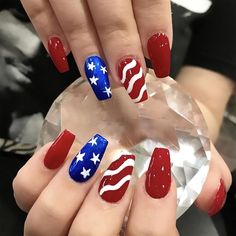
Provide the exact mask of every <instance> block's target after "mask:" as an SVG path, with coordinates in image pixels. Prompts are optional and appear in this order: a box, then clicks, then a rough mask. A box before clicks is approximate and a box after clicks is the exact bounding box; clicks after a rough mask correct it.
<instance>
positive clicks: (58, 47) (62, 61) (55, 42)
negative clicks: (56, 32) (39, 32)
mask: <svg viewBox="0 0 236 236" xmlns="http://www.w3.org/2000/svg"><path fill="white" fill-rule="evenodd" d="M48 51H49V55H50V57H51V59H52V61H53V63H54V65H55V66H56V68H57V70H58V71H59V72H60V73H64V72H67V71H68V70H69V65H68V61H67V57H66V52H65V49H64V46H63V44H62V42H61V40H60V39H59V38H58V37H51V38H50V39H49V40H48Z"/></svg>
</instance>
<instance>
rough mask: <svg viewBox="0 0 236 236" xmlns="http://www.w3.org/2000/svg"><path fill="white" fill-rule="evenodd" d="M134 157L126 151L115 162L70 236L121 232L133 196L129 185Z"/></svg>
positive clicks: (74, 222) (76, 222) (76, 221)
mask: <svg viewBox="0 0 236 236" xmlns="http://www.w3.org/2000/svg"><path fill="white" fill-rule="evenodd" d="M134 159H135V157H134V156H133V155H122V156H121V157H120V158H119V159H117V160H115V161H114V162H112V163H111V165H110V166H109V167H108V169H107V171H106V172H105V173H104V175H103V178H102V179H101V181H100V180H98V181H97V183H96V184H95V185H94V186H93V188H92V189H91V191H90V192H89V194H88V196H87V197H86V199H85V201H84V203H83V206H82V207H81V209H80V211H79V212H78V214H77V216H76V218H75V219H74V221H73V224H72V226H71V228H70V232H69V235H70V236H74V235H119V232H120V229H121V226H122V223H123V219H124V217H125V213H126V211H127V209H128V207H129V204H130V201H131V196H132V191H131V188H128V186H129V182H130V179H131V175H132V171H133V166H134ZM99 182H100V184H99ZM94 226H96V227H94Z"/></svg>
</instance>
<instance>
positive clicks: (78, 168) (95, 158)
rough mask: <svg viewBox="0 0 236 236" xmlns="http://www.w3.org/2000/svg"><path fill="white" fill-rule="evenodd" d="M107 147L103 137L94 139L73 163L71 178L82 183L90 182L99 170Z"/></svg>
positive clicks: (96, 136) (99, 136)
mask: <svg viewBox="0 0 236 236" xmlns="http://www.w3.org/2000/svg"><path fill="white" fill-rule="evenodd" d="M107 145H108V141H107V140H106V139H105V138H104V137H102V136H101V135H99V134H96V135H95V136H94V137H92V138H91V139H90V140H89V141H88V142H87V143H86V144H85V146H84V147H83V148H82V149H81V150H80V152H79V153H78V154H77V155H76V156H75V158H74V159H73V161H72V162H71V165H70V168H69V174H70V177H71V178H72V179H73V180H75V181H77V182H81V183H82V182H86V181H88V180H89V179H90V178H91V177H92V176H93V175H94V174H95V172H96V170H97V169H98V167H99V165H100V162H101V160H102V158H103V155H104V153H105V150H106V147H107Z"/></svg>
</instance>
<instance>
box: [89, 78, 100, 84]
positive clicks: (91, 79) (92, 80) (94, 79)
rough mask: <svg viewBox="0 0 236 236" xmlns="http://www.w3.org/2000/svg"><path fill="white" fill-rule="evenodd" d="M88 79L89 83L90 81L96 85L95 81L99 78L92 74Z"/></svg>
mask: <svg viewBox="0 0 236 236" xmlns="http://www.w3.org/2000/svg"><path fill="white" fill-rule="evenodd" d="M89 80H90V83H91V84H95V85H97V81H98V80H99V79H98V78H96V77H95V76H93V77H92V78H89Z"/></svg>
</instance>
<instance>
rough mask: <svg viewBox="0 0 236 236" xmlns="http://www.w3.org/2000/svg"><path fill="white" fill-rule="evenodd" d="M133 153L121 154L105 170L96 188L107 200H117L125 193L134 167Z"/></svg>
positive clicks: (112, 201)
mask: <svg viewBox="0 0 236 236" xmlns="http://www.w3.org/2000/svg"><path fill="white" fill-rule="evenodd" d="M134 160H135V156H134V155H122V156H121V157H120V158H119V159H118V160H116V161H114V162H112V163H111V165H110V166H109V167H108V169H107V170H106V171H105V173H104V175H103V178H102V180H101V182H100V186H99V189H98V192H99V195H100V196H101V198H102V199H103V200H105V201H107V202H111V203H114V202H118V201H119V200H120V199H121V198H122V197H123V196H124V194H125V192H126V190H127V188H128V186H129V182H130V179H131V175H132V172H133V168H134Z"/></svg>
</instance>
